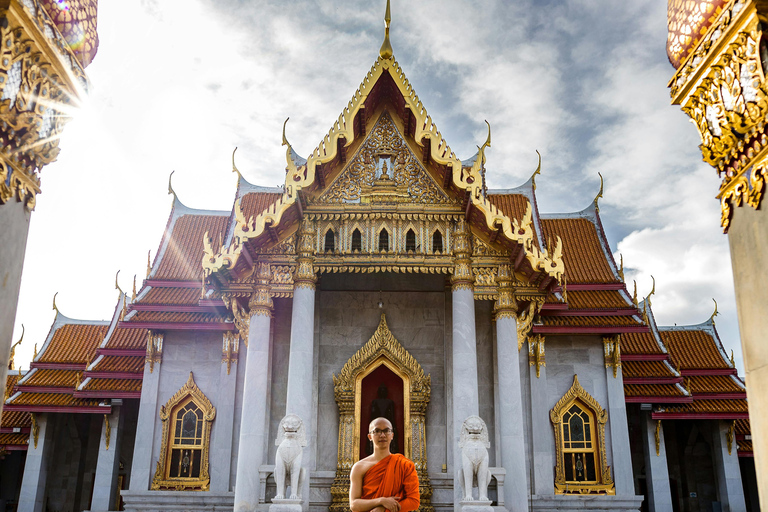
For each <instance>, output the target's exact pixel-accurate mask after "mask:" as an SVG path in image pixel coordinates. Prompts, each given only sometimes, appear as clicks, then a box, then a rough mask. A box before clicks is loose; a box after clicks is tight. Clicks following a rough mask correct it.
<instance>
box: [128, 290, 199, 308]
mask: <svg viewBox="0 0 768 512" xmlns="http://www.w3.org/2000/svg"><path fill="white" fill-rule="evenodd" d="M199 300H200V290H199V289H198V288H165V287H162V288H158V287H154V288H152V289H150V290H149V291H148V292H147V294H146V295H145V296H144V297H142V298H141V300H139V301H137V304H185V305H197V303H198V301H199Z"/></svg>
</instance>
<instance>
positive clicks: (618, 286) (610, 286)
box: [552, 283, 626, 292]
mask: <svg viewBox="0 0 768 512" xmlns="http://www.w3.org/2000/svg"><path fill="white" fill-rule="evenodd" d="M566 289H567V290H568V291H569V292H584V291H590V290H626V288H625V285H624V283H579V284H576V283H568V285H567V286H566ZM552 291H556V292H561V291H563V289H562V287H561V286H556V287H555V288H554V289H553V290H552Z"/></svg>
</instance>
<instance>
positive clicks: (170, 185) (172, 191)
mask: <svg viewBox="0 0 768 512" xmlns="http://www.w3.org/2000/svg"><path fill="white" fill-rule="evenodd" d="M175 172H176V171H171V174H169V175H168V194H171V195H173V201H174V202H176V201H177V200H178V199H179V198H178V196H177V195H176V192H174V190H173V185H172V184H171V178H173V173H175Z"/></svg>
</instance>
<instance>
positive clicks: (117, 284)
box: [115, 270, 123, 295]
mask: <svg viewBox="0 0 768 512" xmlns="http://www.w3.org/2000/svg"><path fill="white" fill-rule="evenodd" d="M119 275H120V271H119V270H118V271H117V273H116V274H115V290H117V291H119V292H120V295H122V294H123V289H122V288H120V284H119V283H118V282H117V276H119Z"/></svg>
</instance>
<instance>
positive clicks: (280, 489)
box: [274, 414, 307, 500]
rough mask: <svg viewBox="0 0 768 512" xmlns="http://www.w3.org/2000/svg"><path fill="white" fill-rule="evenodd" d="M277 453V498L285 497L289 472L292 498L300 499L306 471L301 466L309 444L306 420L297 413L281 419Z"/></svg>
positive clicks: (276, 443) (276, 441)
mask: <svg viewBox="0 0 768 512" xmlns="http://www.w3.org/2000/svg"><path fill="white" fill-rule="evenodd" d="M275 445H276V446H277V454H276V455H275V483H276V484H277V494H276V495H275V498H274V499H276V500H282V499H285V483H286V480H287V476H288V474H290V475H291V497H290V499H292V500H300V499H301V496H300V495H299V490H300V489H301V483H302V481H303V480H304V473H305V471H304V470H303V469H302V468H301V456H302V452H303V448H304V447H305V446H307V437H306V434H305V433H304V422H302V421H301V418H299V417H298V416H297V415H295V414H287V415H286V416H285V417H284V418H283V419H282V420H280V427H279V428H278V433H277V439H276V440H275Z"/></svg>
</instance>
